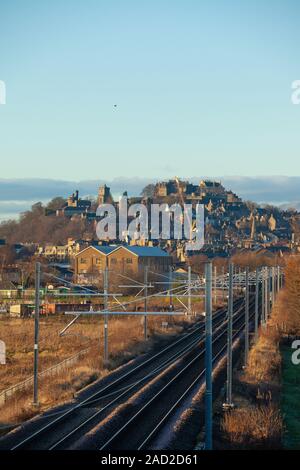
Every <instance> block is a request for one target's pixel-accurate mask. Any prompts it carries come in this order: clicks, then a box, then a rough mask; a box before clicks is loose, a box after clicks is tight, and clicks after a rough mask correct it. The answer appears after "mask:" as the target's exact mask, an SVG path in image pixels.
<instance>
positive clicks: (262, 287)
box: [261, 268, 265, 325]
mask: <svg viewBox="0 0 300 470" xmlns="http://www.w3.org/2000/svg"><path fill="white" fill-rule="evenodd" d="M261 324H262V325H264V324H265V268H262V269H261Z"/></svg>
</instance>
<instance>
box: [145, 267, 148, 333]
mask: <svg viewBox="0 0 300 470" xmlns="http://www.w3.org/2000/svg"><path fill="white" fill-rule="evenodd" d="M144 285H145V296H144V308H145V312H147V311H148V266H145V270H144ZM144 338H145V340H147V338H148V318H147V313H146V315H145V316H144Z"/></svg>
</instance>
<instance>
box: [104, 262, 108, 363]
mask: <svg viewBox="0 0 300 470" xmlns="http://www.w3.org/2000/svg"><path fill="white" fill-rule="evenodd" d="M103 293H104V312H107V310H108V268H107V266H106V267H105V269H104V282H103ZM107 360H108V315H107V313H104V361H107Z"/></svg>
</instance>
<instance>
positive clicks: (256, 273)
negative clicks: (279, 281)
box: [254, 268, 259, 341]
mask: <svg viewBox="0 0 300 470" xmlns="http://www.w3.org/2000/svg"><path fill="white" fill-rule="evenodd" d="M258 303H259V270H258V268H256V271H255V327H254V338H255V341H257V338H258Z"/></svg>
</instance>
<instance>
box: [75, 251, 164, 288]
mask: <svg viewBox="0 0 300 470" xmlns="http://www.w3.org/2000/svg"><path fill="white" fill-rule="evenodd" d="M171 263H172V258H171V256H170V255H169V254H168V253H167V252H166V251H164V250H162V249H161V248H159V247H149V246H130V245H119V246H117V245H108V246H89V247H87V248H85V249H84V250H82V251H80V252H79V253H77V254H76V255H75V277H76V281H77V282H86V281H90V280H91V279H94V278H95V276H97V275H98V274H99V273H100V272H101V271H103V270H104V269H105V268H106V267H107V268H108V269H109V270H110V271H113V272H116V273H132V274H135V275H139V274H142V273H143V272H144V268H145V266H148V267H149V268H150V269H151V270H153V271H155V272H159V273H167V272H169V268H170V265H171Z"/></svg>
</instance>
